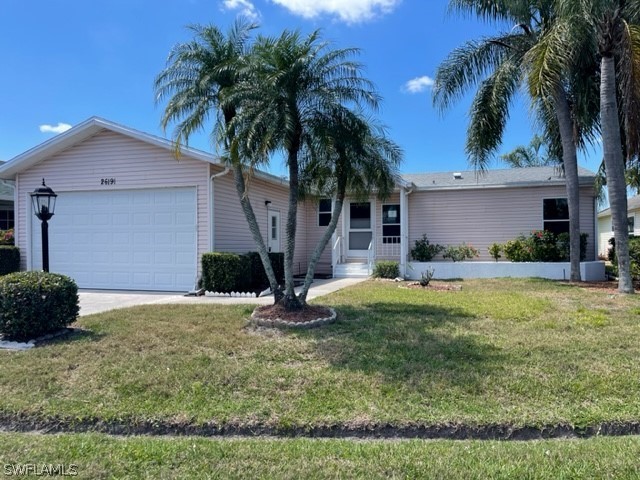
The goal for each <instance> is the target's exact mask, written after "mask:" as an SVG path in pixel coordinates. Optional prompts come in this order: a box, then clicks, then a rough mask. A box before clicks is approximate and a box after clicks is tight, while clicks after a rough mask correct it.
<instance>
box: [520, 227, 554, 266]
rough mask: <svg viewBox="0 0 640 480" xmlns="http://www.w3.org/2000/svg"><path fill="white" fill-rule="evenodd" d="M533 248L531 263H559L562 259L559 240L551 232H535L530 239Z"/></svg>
mask: <svg viewBox="0 0 640 480" xmlns="http://www.w3.org/2000/svg"><path fill="white" fill-rule="evenodd" d="M528 243H529V245H530V246H531V261H533V262H557V261H559V260H560V259H561V257H560V252H559V250H558V245H557V239H556V236H555V234H554V233H553V232H550V231H549V230H534V231H533V232H531V235H530V236H529V238H528Z"/></svg>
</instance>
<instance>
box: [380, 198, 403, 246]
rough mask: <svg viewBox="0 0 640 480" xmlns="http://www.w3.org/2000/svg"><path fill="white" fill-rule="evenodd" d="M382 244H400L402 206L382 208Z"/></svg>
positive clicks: (384, 206)
mask: <svg viewBox="0 0 640 480" xmlns="http://www.w3.org/2000/svg"><path fill="white" fill-rule="evenodd" d="M382 243H400V205H383V206H382Z"/></svg>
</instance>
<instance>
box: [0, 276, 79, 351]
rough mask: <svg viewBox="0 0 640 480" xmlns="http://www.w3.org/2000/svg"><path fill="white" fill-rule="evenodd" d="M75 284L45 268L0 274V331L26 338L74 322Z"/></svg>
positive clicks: (76, 310) (10, 335)
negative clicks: (42, 269)
mask: <svg viewBox="0 0 640 480" xmlns="http://www.w3.org/2000/svg"><path fill="white" fill-rule="evenodd" d="M79 311H80V307H79V306H78V286H77V285H76V283H75V282H74V281H73V280H71V279H70V278H69V277H65V276H64V275H59V274H56V273H47V272H19V273H11V274H9V275H6V276H4V277H2V278H0V333H3V334H4V336H5V338H7V339H10V340H19V341H23V340H29V339H32V338H36V337H39V336H41V335H45V334H47V333H51V332H55V331H56V330H59V329H61V328H62V327H66V326H67V325H70V324H72V323H73V322H75V320H76V318H77V316H78V312H79Z"/></svg>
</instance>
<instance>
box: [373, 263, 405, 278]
mask: <svg viewBox="0 0 640 480" xmlns="http://www.w3.org/2000/svg"><path fill="white" fill-rule="evenodd" d="M373 276H374V278H397V277H399V276H400V265H399V263H398V262H394V261H392V260H381V261H379V262H376V266H375V267H374V268H373Z"/></svg>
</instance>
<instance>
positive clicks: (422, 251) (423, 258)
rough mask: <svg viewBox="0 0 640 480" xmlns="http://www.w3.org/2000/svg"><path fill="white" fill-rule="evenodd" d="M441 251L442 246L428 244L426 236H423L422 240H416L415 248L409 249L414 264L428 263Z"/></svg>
mask: <svg viewBox="0 0 640 480" xmlns="http://www.w3.org/2000/svg"><path fill="white" fill-rule="evenodd" d="M442 250H444V247H443V246H442V245H438V244H437V243H429V239H428V238H427V235H426V234H424V235H422V238H420V239H418V240H416V243H415V246H414V247H413V248H412V249H411V258H413V259H414V260H415V261H416V262H430V261H431V260H433V257H435V256H436V255H438V254H439V253H440V252H442Z"/></svg>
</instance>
